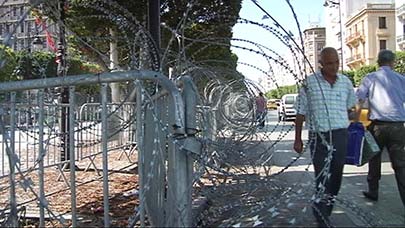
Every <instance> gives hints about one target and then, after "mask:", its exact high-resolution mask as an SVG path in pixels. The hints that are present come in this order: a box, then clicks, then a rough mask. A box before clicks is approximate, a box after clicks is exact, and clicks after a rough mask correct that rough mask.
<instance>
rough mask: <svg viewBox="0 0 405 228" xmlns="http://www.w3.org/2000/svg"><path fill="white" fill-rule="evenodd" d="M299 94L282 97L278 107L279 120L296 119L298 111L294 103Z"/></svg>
mask: <svg viewBox="0 0 405 228" xmlns="http://www.w3.org/2000/svg"><path fill="white" fill-rule="evenodd" d="M297 96H298V94H297V93H293V94H285V95H284V96H282V97H281V100H280V105H279V106H278V108H277V110H278V120H279V121H281V120H282V121H286V120H287V119H295V116H296V115H297V111H296V110H295V108H294V103H295V101H296V99H297Z"/></svg>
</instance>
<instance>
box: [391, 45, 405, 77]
mask: <svg viewBox="0 0 405 228" xmlns="http://www.w3.org/2000/svg"><path fill="white" fill-rule="evenodd" d="M395 54H396V63H395V68H394V69H395V71H397V72H399V73H401V74H403V75H404V74H405V51H397V52H395Z"/></svg>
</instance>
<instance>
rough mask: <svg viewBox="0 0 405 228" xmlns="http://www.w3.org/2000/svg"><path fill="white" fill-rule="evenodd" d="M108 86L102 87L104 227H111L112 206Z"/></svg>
mask: <svg viewBox="0 0 405 228" xmlns="http://www.w3.org/2000/svg"><path fill="white" fill-rule="evenodd" d="M107 86H108V85H107V84H106V83H103V84H102V85H101V109H102V112H101V126H102V150H103V204H104V227H109V226H110V215H109V212H110V205H109V202H108V198H109V197H108V196H109V190H108V151H107V148H108V133H109V132H108V123H107V112H108V109H107V102H108V101H107Z"/></svg>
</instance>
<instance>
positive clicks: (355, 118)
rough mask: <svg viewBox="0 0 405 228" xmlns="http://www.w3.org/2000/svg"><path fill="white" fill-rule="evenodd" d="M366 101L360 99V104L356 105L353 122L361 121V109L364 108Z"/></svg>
mask: <svg viewBox="0 0 405 228" xmlns="http://www.w3.org/2000/svg"><path fill="white" fill-rule="evenodd" d="M363 104H364V100H361V99H359V100H358V102H357V103H356V106H355V108H354V118H353V120H354V121H355V122H358V121H359V119H360V113H361V109H362V108H363Z"/></svg>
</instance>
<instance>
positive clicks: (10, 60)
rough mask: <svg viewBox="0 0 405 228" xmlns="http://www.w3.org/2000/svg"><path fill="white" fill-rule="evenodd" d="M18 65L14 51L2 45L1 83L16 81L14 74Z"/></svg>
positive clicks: (0, 52) (0, 49) (0, 55)
mask: <svg viewBox="0 0 405 228" xmlns="http://www.w3.org/2000/svg"><path fill="white" fill-rule="evenodd" d="M16 64H17V58H16V55H15V53H14V51H13V50H12V49H11V48H9V47H6V46H4V45H0V81H3V82H4V81H11V80H16V79H17V78H16V76H15V75H14V74H13V72H14V70H15V67H16Z"/></svg>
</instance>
